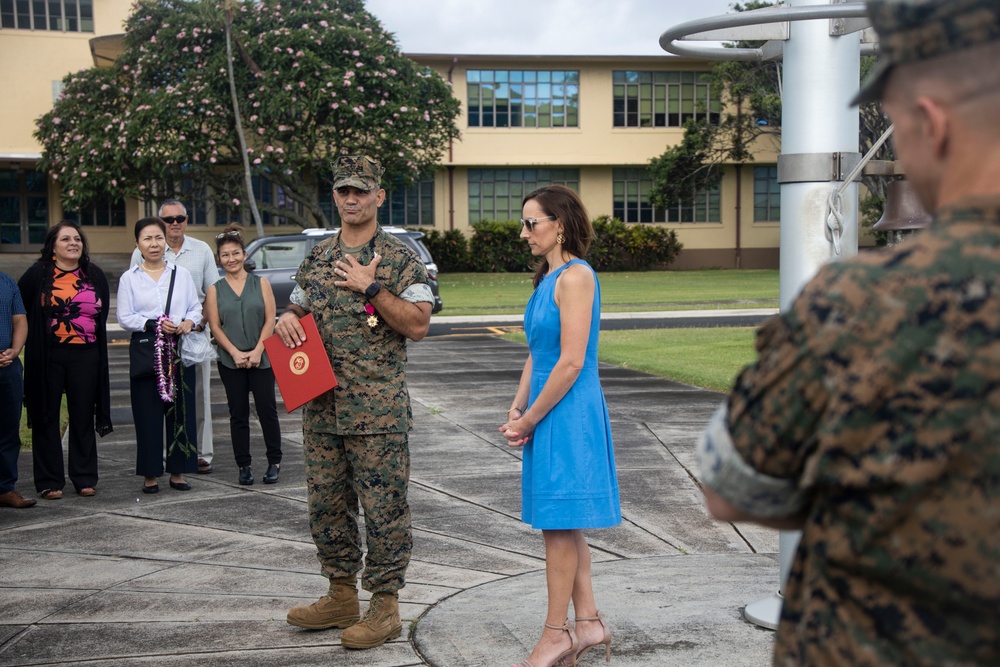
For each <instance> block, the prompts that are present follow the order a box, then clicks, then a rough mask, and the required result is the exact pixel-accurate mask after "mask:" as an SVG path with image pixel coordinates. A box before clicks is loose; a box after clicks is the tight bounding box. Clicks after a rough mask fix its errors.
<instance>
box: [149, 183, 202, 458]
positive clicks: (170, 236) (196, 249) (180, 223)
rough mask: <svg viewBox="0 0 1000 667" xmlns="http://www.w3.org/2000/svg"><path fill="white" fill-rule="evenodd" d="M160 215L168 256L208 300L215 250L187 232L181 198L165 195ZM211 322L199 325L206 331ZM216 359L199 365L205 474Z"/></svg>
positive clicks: (198, 398)
mask: <svg viewBox="0 0 1000 667" xmlns="http://www.w3.org/2000/svg"><path fill="white" fill-rule="evenodd" d="M159 218H160V220H162V221H163V224H164V225H166V227H167V251H166V253H165V254H164V259H165V260H167V261H168V262H173V263H174V264H177V265H178V266H183V267H184V268H185V269H187V270H188V271H189V272H190V273H191V277H192V278H193V279H194V285H195V287H197V288H198V300H199V301H201V302H202V304H204V303H205V293H206V292H207V291H208V288H209V287H211V286H212V285H214V284H215V281H216V280H218V279H219V270H218V268H216V265H215V253H213V252H212V248H211V247H210V246H209V245H208V244H207V243H205V242H204V241H200V240H198V239H196V238H193V237H191V236H187V235H185V233H184V232H185V231H187V226H188V214H187V209H186V208H185V207H184V204H182V203H181V202H180V201H178V200H177V199H165V200H164V201H163V203H162V204H160V212H159ZM141 261H142V255H141V254H140V253H139V249H138V248H136V249H135V251H134V252H133V253H132V264H133V265H137V264H139V263H140V262H141ZM207 326H208V323H207V322H204V323H202V324H199V325H198V326H197V327H196V330H197V331H204V327H207ZM211 376H212V362H211V361H203V362H201V363H200V364H196V365H195V378H196V379H195V403H196V404H197V406H198V407H197V410H196V412H197V417H198V435H197V441H198V473H199V474H202V475H205V474H208V473H210V472H212V453H213V446H212V398H211V397H212V391H211V386H210V380H211Z"/></svg>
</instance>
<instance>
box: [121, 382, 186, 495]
mask: <svg viewBox="0 0 1000 667" xmlns="http://www.w3.org/2000/svg"><path fill="white" fill-rule="evenodd" d="M194 383H195V373H194V366H187V367H184V384H185V385H186V390H185V391H184V392H183V393H184V396H183V401H184V411H185V414H184V424H185V433H184V434H182V436H181V439H180V442H179V443H178V444H177V445H173V444H172V443H173V438H174V426H175V424H176V416H177V411H176V409H175V407H180V406H179V405H176V406H175V404H174V403H164V402H163V399H161V398H160V394H159V392H158V391H157V388H156V377H155V376H153V377H145V378H139V379H135V378H132V379H130V380H129V391H130V393H131V397H132V417H133V419H134V421H135V446H136V457H135V474H136V475H142V476H143V477H159V476H160V475H162V474H163V421H164V419H166V422H167V466H166V471H167V472H168V473H170V474H172V475H177V474H181V473H186V472H194V471H196V470H197V469H198V436H197V429H198V423H197V419H196V417H195V412H194V410H195V405H194V404H195V400H194ZM175 398H176V397H175ZM185 443H189V444H185ZM182 446H183V447H184V448H186V449H188V451H189V453H187V454H185V453H184V451H183V449H182Z"/></svg>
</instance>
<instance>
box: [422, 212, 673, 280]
mask: <svg viewBox="0 0 1000 667" xmlns="http://www.w3.org/2000/svg"><path fill="white" fill-rule="evenodd" d="M472 230H473V232H472V238H471V239H467V238H466V236H465V234H463V233H462V232H460V231H457V230H451V231H448V232H440V231H438V230H436V229H432V230H429V231H425V230H416V231H423V232H424V238H423V242H424V244H425V245H426V246H427V249H428V250H430V252H431V255H433V257H434V262H435V263H436V264H437V265H438V269H439V270H440V271H442V272H450V273H458V272H467V271H472V272H478V273H496V272H513V273H517V272H522V271H531V270H533V269H532V267H533V266H534V265H535V258H534V257H533V256H532V255H531V251H530V250H529V248H528V244H527V243H525V242H524V240H523V239H521V238H520V237H519V236H518V235H519V234H520V232H521V224H520V223H519V222H517V221H516V220H511V221H484V222H476V223H473V224H472ZM682 247H683V244H681V242H680V241H678V240H677V232H676V231H674V230H672V229H664V228H663V227H657V226H654V225H645V224H625V223H624V222H622V221H621V220H618V219H617V218H612V217H610V216H606V215H604V216H601V217H599V218H597V219H596V220H594V242H593V243H592V244H591V246H590V252H589V253H587V261H588V262H590V264H591V266H593V267H594V269H596V270H598V271H643V270H647V269H656V268H666V267H667V266H669V265H670V264H671V263H673V261H674V260H676V259H677V254H678V253H679V252H680V251H681V248H682Z"/></svg>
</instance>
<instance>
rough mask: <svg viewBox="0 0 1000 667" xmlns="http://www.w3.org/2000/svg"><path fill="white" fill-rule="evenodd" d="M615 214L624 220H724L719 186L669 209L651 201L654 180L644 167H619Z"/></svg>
mask: <svg viewBox="0 0 1000 667" xmlns="http://www.w3.org/2000/svg"><path fill="white" fill-rule="evenodd" d="M612 178H613V179H614V183H613V192H614V201H613V202H612V215H614V217H616V218H618V219H619V220H621V221H622V222H679V223H684V222H720V221H721V219H722V216H721V215H720V202H719V200H720V195H719V187H718V186H715V187H713V188H711V189H710V190H708V191H707V192H703V193H699V194H698V195H697V196H696V197H695V198H694V200H693V201H690V202H682V203H681V204H679V205H677V206H674V207H671V208H669V209H667V210H663V209H660V208H654V207H653V205H652V204H650V203H649V193H650V192H651V191H652V189H653V180H652V179H651V178H650V177H649V175H648V174H647V173H646V170H645V169H643V168H641V167H625V168H621V169H615V170H614V171H613V175H612Z"/></svg>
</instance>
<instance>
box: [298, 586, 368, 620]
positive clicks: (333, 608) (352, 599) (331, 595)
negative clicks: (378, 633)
mask: <svg viewBox="0 0 1000 667" xmlns="http://www.w3.org/2000/svg"><path fill="white" fill-rule="evenodd" d="M360 615H361V607H360V605H359V604H358V585H357V580H356V579H355V578H354V577H343V578H339V579H331V580H330V591H329V592H328V593H327V594H326V595H324V596H323V597H321V598H320V599H319V600H316V602H313V603H312V604H310V605H306V606H304V607H292V608H291V609H290V610H289V611H288V618H287V620H288V622H289V623H290V624H291V625H297V626H298V627H300V628H306V629H307V630H326V629H327V628H346V627H349V626H351V625H353V624H355V623H357V622H358V617H359V616H360Z"/></svg>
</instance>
